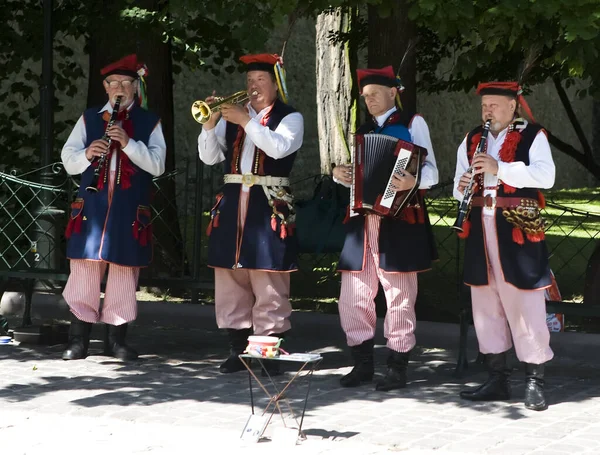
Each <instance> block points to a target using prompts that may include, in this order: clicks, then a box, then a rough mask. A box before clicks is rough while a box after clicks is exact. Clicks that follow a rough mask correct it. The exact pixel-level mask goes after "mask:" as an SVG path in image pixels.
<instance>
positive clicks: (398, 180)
mask: <svg viewBox="0 0 600 455" xmlns="http://www.w3.org/2000/svg"><path fill="white" fill-rule="evenodd" d="M416 181H417V179H416V178H415V176H414V175H412V174H411V173H410V172H407V171H399V172H397V173H396V174H394V175H393V176H392V185H391V186H390V189H391V190H393V191H396V192H398V191H406V190H410V189H411V188H413V187H414V186H415V182H416Z"/></svg>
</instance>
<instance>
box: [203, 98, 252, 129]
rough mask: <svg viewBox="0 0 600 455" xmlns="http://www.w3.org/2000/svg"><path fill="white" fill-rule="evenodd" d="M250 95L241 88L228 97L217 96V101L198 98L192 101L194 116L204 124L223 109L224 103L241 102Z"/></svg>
mask: <svg viewBox="0 0 600 455" xmlns="http://www.w3.org/2000/svg"><path fill="white" fill-rule="evenodd" d="M249 98H250V97H249V96H248V93H247V92H246V91H245V90H240V91H239V92H236V93H234V94H233V95H230V96H228V97H226V98H220V97H215V101H214V102H212V103H211V104H208V103H207V102H206V101H202V100H197V101H194V102H193V103H192V117H194V120H196V121H197V122H198V123H201V124H204V123H206V122H208V121H209V120H210V117H211V116H212V114H213V113H214V112H218V111H220V110H221V106H222V105H223V104H240V103H243V102H244V101H247V100H248V99H249Z"/></svg>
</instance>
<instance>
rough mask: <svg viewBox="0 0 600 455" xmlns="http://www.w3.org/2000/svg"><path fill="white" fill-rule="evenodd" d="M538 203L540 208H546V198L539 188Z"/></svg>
mask: <svg viewBox="0 0 600 455" xmlns="http://www.w3.org/2000/svg"><path fill="white" fill-rule="evenodd" d="M538 205H539V206H540V210H542V209H544V208H546V198H545V197H544V194H543V193H542V192H541V191H540V190H538Z"/></svg>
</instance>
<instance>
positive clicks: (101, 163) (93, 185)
mask: <svg viewBox="0 0 600 455" xmlns="http://www.w3.org/2000/svg"><path fill="white" fill-rule="evenodd" d="M121 98H122V96H120V95H119V96H117V99H116V100H115V105H114V106H113V111H112V114H111V116H110V120H109V121H108V124H107V125H106V130H104V136H102V139H103V140H105V141H107V142H108V147H107V148H106V152H105V153H103V154H102V155H101V156H100V158H99V159H98V166H96V169H94V175H93V176H92V182H91V183H90V185H89V186H87V187H86V188H85V189H86V191H88V192H90V193H97V192H98V180H99V179H100V173H101V172H102V168H103V167H104V166H105V161H106V155H107V154H108V151H109V150H110V145H111V143H112V139H111V138H110V137H109V136H108V130H109V128H110V127H111V126H113V125H114V124H115V122H116V121H117V116H118V115H119V106H120V104H121Z"/></svg>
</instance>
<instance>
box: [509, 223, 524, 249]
mask: <svg viewBox="0 0 600 455" xmlns="http://www.w3.org/2000/svg"><path fill="white" fill-rule="evenodd" d="M512 238H513V242H515V243H517V244H519V245H525V239H524V238H523V231H522V230H521V229H519V228H518V227H514V228H513V231H512Z"/></svg>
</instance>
